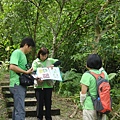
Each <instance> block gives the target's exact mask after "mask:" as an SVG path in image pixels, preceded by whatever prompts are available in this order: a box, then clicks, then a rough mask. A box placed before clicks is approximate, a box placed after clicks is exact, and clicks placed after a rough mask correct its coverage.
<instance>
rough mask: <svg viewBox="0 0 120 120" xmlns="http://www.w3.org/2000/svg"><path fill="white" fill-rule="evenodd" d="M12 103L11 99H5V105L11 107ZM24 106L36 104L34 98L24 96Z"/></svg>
mask: <svg viewBox="0 0 120 120" xmlns="http://www.w3.org/2000/svg"><path fill="white" fill-rule="evenodd" d="M13 105H14V102H13V99H12V98H9V99H6V107H12V106H13ZM25 106H36V98H35V97H34V98H25Z"/></svg>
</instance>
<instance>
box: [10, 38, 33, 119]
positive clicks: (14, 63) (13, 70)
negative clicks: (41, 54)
mask: <svg viewBox="0 0 120 120" xmlns="http://www.w3.org/2000/svg"><path fill="white" fill-rule="evenodd" d="M32 47H35V43H34V41H33V39H32V38H24V39H23V40H22V42H21V44H20V49H16V50H14V51H13V53H12V54H11V57H10V67H9V69H10V85H9V86H10V88H9V89H10V92H11V93H12V94H13V99H14V109H13V113H12V120H25V110H24V108H25V103H24V100H25V95H26V87H24V86H21V85H20V82H19V75H18V74H17V73H25V74H30V73H31V72H32V71H33V70H32V68H30V69H29V70H27V69H26V64H27V58H26V55H25V54H27V53H29V52H30V51H31V50H32Z"/></svg>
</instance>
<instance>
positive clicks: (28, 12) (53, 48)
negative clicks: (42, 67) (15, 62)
mask: <svg viewBox="0 0 120 120" xmlns="http://www.w3.org/2000/svg"><path fill="white" fill-rule="evenodd" d="M0 28H1V29H0V61H4V62H6V61H7V60H9V58H10V54H11V53H12V51H13V50H14V49H16V48H19V44H18V43H20V41H21V39H23V38H24V37H26V36H31V37H33V39H34V41H35V43H36V48H35V49H34V50H33V53H31V54H28V55H27V57H28V59H29V62H30V63H31V62H32V61H33V59H35V57H36V53H37V51H38V50H39V48H40V47H41V46H45V47H47V48H48V49H49V50H50V56H51V57H54V58H58V59H60V61H61V62H62V64H61V71H62V72H63V73H64V75H63V77H64V80H66V81H67V82H63V83H60V84H59V87H60V88H59V90H58V91H59V93H61V94H64V95H66V96H75V98H76V93H78V94H79V89H80V86H79V81H80V78H81V75H82V73H84V72H85V71H86V67H85V65H86V57H87V56H88V54H90V53H98V54H100V55H101V57H102V59H103V63H104V65H103V66H104V68H105V70H106V71H107V72H108V74H110V73H116V74H117V75H116V77H115V78H113V79H112V80H111V86H112V97H113V98H114V101H113V102H114V104H118V103H117V100H118V101H120V100H119V98H120V96H119V91H120V90H119V89H120V86H118V85H119V84H118V83H119V82H120V76H119V72H118V71H119V70H120V59H119V58H120V1H119V0H1V1H0ZM68 80H70V81H68ZM77 96H79V95H77ZM119 104H120V103H119Z"/></svg>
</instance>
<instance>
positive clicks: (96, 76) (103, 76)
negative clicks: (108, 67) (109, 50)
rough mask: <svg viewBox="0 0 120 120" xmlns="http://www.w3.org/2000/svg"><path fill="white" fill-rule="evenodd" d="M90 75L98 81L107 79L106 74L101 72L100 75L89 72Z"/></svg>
mask: <svg viewBox="0 0 120 120" xmlns="http://www.w3.org/2000/svg"><path fill="white" fill-rule="evenodd" d="M89 73H90V74H91V75H92V76H93V77H94V78H95V79H96V80H97V79H98V78H99V77H102V78H105V74H104V72H101V73H100V74H96V73H94V72H91V71H89Z"/></svg>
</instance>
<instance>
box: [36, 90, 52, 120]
mask: <svg viewBox="0 0 120 120" xmlns="http://www.w3.org/2000/svg"><path fill="white" fill-rule="evenodd" d="M52 90H53V89H52V88H43V89H41V88H37V89H35V96H36V99H37V118H38V120H43V106H44V105H45V118H46V120H52V117H51V104H52V100H51V98H52Z"/></svg>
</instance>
